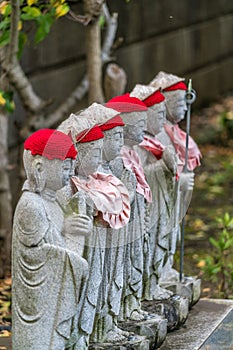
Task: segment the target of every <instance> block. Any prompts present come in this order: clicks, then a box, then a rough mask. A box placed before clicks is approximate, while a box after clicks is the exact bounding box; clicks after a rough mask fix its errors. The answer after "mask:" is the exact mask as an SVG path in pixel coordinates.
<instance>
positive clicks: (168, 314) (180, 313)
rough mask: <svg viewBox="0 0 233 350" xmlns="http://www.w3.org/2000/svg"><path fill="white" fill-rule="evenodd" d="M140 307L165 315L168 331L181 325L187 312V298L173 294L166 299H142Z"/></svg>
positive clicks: (185, 318)
mask: <svg viewBox="0 0 233 350" xmlns="http://www.w3.org/2000/svg"><path fill="white" fill-rule="evenodd" d="M142 307H143V309H144V310H146V311H147V312H149V313H156V314H159V315H161V316H163V317H165V318H166V319H167V330H168V331H172V330H174V329H177V328H179V327H180V326H181V325H183V324H184V323H185V321H186V320H187V317H188V313H189V301H188V299H187V298H186V297H181V296H179V295H174V296H172V297H171V298H169V299H167V300H153V301H143V303H142Z"/></svg>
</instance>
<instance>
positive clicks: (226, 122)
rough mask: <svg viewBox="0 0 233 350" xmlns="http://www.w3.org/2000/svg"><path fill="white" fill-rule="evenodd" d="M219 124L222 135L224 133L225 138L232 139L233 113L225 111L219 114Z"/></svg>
mask: <svg viewBox="0 0 233 350" xmlns="http://www.w3.org/2000/svg"><path fill="white" fill-rule="evenodd" d="M219 123H220V125H221V127H222V133H225V134H226V135H225V136H226V138H230V139H232V138H233V112H232V111H229V112H227V111H225V112H223V113H221V115H220V118H219Z"/></svg>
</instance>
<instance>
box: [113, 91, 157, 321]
mask: <svg viewBox="0 0 233 350" xmlns="http://www.w3.org/2000/svg"><path fill="white" fill-rule="evenodd" d="M106 106H107V107H110V108H113V109H115V110H117V111H118V112H120V115H121V117H122V119H123V121H124V123H125V127H124V143H125V146H124V147H123V148H122V150H121V158H122V160H123V165H124V167H125V168H126V169H128V170H130V171H131V172H132V173H133V174H134V175H135V178H136V188H135V198H134V201H133V203H132V206H131V219H130V222H129V224H128V241H129V244H128V245H127V246H126V252H125V264H124V268H125V271H124V278H125V280H124V293H123V296H122V305H121V313H120V317H119V319H120V320H121V321H127V320H144V319H145V318H146V317H147V313H146V312H144V311H143V310H142V309H141V304H140V302H141V298H142V290H143V269H144V267H143V245H144V239H145V225H144V220H145V203H146V202H151V200H152V198H151V191H150V187H149V185H148V183H147V182H146V179H145V176H144V171H143V168H142V165H141V162H140V159H139V156H138V154H137V153H136V152H135V151H134V149H133V146H134V145H135V144H138V143H140V142H141V141H142V139H143V134H144V128H145V123H146V110H147V107H146V106H145V104H144V103H143V102H141V101H140V100H139V99H137V98H134V97H130V95H129V94H128V93H127V94H124V95H122V96H117V97H114V98H113V99H111V100H110V101H109V102H108V103H107V104H106Z"/></svg>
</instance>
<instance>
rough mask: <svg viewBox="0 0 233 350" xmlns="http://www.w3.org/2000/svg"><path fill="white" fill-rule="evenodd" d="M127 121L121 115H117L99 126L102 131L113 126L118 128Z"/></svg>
mask: <svg viewBox="0 0 233 350" xmlns="http://www.w3.org/2000/svg"><path fill="white" fill-rule="evenodd" d="M124 125H125V123H124V122H123V120H122V118H121V117H120V115H116V116H115V117H113V118H112V119H110V120H108V121H107V122H106V123H104V124H101V125H100V126H99V127H100V129H101V130H102V131H106V130H110V129H113V128H116V127H117V126H124Z"/></svg>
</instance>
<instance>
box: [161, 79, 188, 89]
mask: <svg viewBox="0 0 233 350" xmlns="http://www.w3.org/2000/svg"><path fill="white" fill-rule="evenodd" d="M187 89H188V88H187V86H186V85H185V83H183V81H180V82H179V83H177V84H174V85H171V86H168V87H167V88H166V89H164V90H163V91H174V90H185V91H186V90H187Z"/></svg>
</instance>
